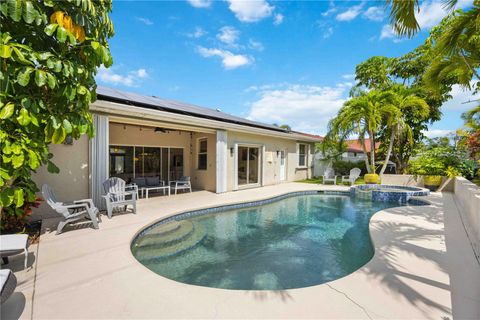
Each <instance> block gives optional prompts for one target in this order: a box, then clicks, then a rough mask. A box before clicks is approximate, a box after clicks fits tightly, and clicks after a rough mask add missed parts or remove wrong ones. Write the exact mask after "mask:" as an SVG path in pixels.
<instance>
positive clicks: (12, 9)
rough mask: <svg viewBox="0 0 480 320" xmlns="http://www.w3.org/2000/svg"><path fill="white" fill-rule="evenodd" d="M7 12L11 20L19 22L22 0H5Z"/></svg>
mask: <svg viewBox="0 0 480 320" xmlns="http://www.w3.org/2000/svg"><path fill="white" fill-rule="evenodd" d="M7 3H8V14H9V15H10V18H12V20H13V21H15V22H19V21H20V19H21V18H22V0H7Z"/></svg>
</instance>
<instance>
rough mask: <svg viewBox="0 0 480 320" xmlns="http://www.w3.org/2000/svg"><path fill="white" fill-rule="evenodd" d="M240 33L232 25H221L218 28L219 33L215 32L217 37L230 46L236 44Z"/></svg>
mask: <svg viewBox="0 0 480 320" xmlns="http://www.w3.org/2000/svg"><path fill="white" fill-rule="evenodd" d="M239 35H240V31H238V30H237V29H235V28H234V27H228V26H226V27H223V28H221V29H220V33H218V34H217V39H218V40H220V41H222V42H223V43H225V44H228V45H230V46H236V42H237V40H238V37H239Z"/></svg>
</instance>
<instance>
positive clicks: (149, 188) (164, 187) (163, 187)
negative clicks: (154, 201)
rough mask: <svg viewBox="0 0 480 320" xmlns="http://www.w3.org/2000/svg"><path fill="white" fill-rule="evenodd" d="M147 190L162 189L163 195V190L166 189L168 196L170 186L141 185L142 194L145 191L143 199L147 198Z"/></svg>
mask: <svg viewBox="0 0 480 320" xmlns="http://www.w3.org/2000/svg"><path fill="white" fill-rule="evenodd" d="M149 190H163V195H165V190H166V191H168V196H170V186H158V187H143V188H141V191H142V194H143V191H145V199H148V191H149Z"/></svg>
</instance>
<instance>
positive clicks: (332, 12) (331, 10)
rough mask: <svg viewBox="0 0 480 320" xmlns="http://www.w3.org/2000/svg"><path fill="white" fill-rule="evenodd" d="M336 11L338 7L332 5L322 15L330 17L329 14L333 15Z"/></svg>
mask: <svg viewBox="0 0 480 320" xmlns="http://www.w3.org/2000/svg"><path fill="white" fill-rule="evenodd" d="M335 12H337V8H335V7H331V8H329V9H328V10H327V11H325V12H322V16H323V17H328V16H329V15H332V14H334V13H335Z"/></svg>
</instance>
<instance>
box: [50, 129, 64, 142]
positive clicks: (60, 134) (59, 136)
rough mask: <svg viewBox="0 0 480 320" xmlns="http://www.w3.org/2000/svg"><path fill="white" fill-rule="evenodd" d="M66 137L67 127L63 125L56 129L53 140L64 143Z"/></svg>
mask: <svg viewBox="0 0 480 320" xmlns="http://www.w3.org/2000/svg"><path fill="white" fill-rule="evenodd" d="M66 137H67V134H66V132H65V129H64V128H63V127H60V128H58V129H55V132H54V133H53V136H52V142H53V143H57V144H58V143H62V142H63V141H64V140H65V138H66Z"/></svg>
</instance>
